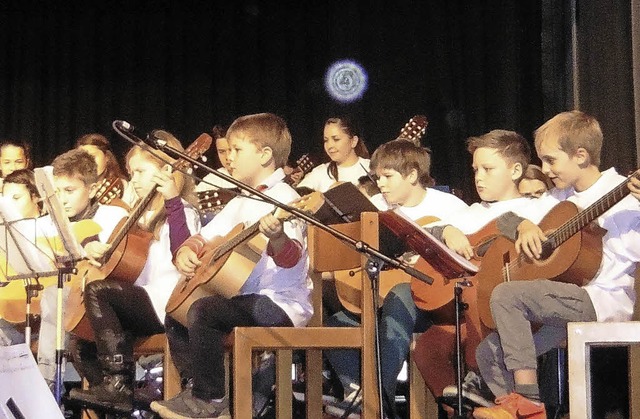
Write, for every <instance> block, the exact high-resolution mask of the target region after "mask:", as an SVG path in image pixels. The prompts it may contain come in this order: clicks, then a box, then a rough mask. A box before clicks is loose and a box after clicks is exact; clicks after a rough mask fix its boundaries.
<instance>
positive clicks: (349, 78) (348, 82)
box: [324, 60, 367, 103]
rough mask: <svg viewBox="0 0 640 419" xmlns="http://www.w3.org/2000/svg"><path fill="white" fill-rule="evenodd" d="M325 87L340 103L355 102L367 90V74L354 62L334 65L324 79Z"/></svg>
mask: <svg viewBox="0 0 640 419" xmlns="http://www.w3.org/2000/svg"><path fill="white" fill-rule="evenodd" d="M324 85H325V88H326V89H327V92H328V93H329V95H331V97H333V98H334V99H335V100H337V101H339V102H345V103H348V102H354V101H356V100H358V99H360V98H361V97H362V95H364V92H365V91H366V90H367V73H366V72H365V71H364V68H362V66H361V65H360V64H359V63H357V62H356V61H353V60H341V61H337V62H335V63H333V64H332V65H331V66H330V67H329V69H328V70H327V73H326V74H325V77H324Z"/></svg>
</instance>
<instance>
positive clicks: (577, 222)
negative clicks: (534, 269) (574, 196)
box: [549, 178, 629, 248]
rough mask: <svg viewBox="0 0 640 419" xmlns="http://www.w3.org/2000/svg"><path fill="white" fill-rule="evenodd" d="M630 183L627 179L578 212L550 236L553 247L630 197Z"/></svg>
mask: <svg viewBox="0 0 640 419" xmlns="http://www.w3.org/2000/svg"><path fill="white" fill-rule="evenodd" d="M628 181H629V178H627V179H625V180H624V182H622V183H620V184H619V185H618V186H616V187H615V188H613V189H612V190H610V191H609V192H607V193H606V194H605V195H604V196H602V198H600V199H598V200H597V201H596V202H594V203H593V204H591V205H589V206H588V207H587V208H586V209H584V210H582V211H580V212H578V213H577V214H576V215H574V216H573V217H571V218H570V219H569V220H567V221H566V222H565V223H564V224H562V225H561V226H560V227H558V229H557V230H556V231H554V232H553V233H551V234H550V235H549V241H551V242H552V243H553V247H554V248H556V247H558V246H560V245H561V244H562V243H564V242H565V241H567V240H569V239H570V238H571V237H572V236H573V235H574V234H576V233H577V232H578V231H580V230H582V229H583V228H585V227H586V226H587V225H588V224H589V223H591V222H592V221H593V220H595V219H597V218H598V217H600V216H601V215H602V214H604V213H605V212H607V211H608V210H609V209H610V208H611V207H613V206H614V205H615V204H617V203H618V202H620V201H621V200H622V199H623V198H624V197H626V196H627V195H629V188H627V182H628Z"/></svg>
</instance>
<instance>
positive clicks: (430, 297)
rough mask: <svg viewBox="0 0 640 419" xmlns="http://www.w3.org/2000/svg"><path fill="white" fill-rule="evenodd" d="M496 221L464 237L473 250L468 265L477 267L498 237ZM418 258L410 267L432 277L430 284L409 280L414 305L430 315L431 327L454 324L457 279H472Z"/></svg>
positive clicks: (467, 275) (470, 275) (467, 273)
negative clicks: (412, 266)
mask: <svg viewBox="0 0 640 419" xmlns="http://www.w3.org/2000/svg"><path fill="white" fill-rule="evenodd" d="M499 234H500V233H499V231H498V228H497V226H496V222H495V221H492V222H490V223H488V224H486V225H485V226H484V227H482V228H481V229H480V230H478V231H477V232H475V233H472V234H468V235H467V238H468V239H469V243H470V244H471V246H472V247H473V258H472V259H471V263H473V264H474V265H475V266H478V267H480V266H481V264H482V261H483V259H484V257H485V254H486V251H487V248H488V246H489V245H491V243H493V241H494V240H495V239H496V238H497V237H498V236H499ZM435 260H436V261H435V262H432V259H431V258H423V257H420V258H419V259H418V262H417V263H416V265H415V266H414V268H416V269H417V270H419V271H420V272H422V273H424V274H425V275H427V276H429V277H430V278H433V283H432V284H431V285H429V284H426V283H424V282H422V281H418V280H413V281H411V293H412V295H413V301H414V302H415V303H416V306H418V307H419V308H421V309H422V310H425V311H427V312H430V313H431V318H432V320H433V322H434V323H435V324H448V325H451V324H455V306H454V301H453V300H454V288H455V286H456V283H457V282H458V281H459V280H463V279H467V280H468V278H469V277H472V276H473V274H472V273H469V272H456V273H452V272H451V271H449V270H447V269H442V268H439V267H438V266H439V262H440V260H438V259H435Z"/></svg>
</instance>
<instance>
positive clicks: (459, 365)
mask: <svg viewBox="0 0 640 419" xmlns="http://www.w3.org/2000/svg"><path fill="white" fill-rule="evenodd" d="M472 286H473V284H472V283H471V282H469V280H467V279H463V280H460V281H457V282H456V285H455V287H454V288H453V300H454V305H455V312H456V317H455V319H456V387H457V391H458V400H457V401H458V403H457V406H455V408H454V412H455V413H454V415H453V417H454V418H456V419H464V418H466V417H467V413H468V412H465V408H464V405H463V403H462V399H463V397H462V380H463V377H462V372H463V371H464V360H463V356H462V333H461V326H462V318H463V317H464V311H465V310H466V309H467V308H469V305H468V304H467V303H465V302H463V301H462V290H463V287H472Z"/></svg>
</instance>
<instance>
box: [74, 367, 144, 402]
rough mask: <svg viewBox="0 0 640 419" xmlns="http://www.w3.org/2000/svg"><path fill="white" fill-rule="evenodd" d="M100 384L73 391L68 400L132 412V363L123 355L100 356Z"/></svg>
mask: <svg viewBox="0 0 640 419" xmlns="http://www.w3.org/2000/svg"><path fill="white" fill-rule="evenodd" d="M100 360H101V362H102V365H103V367H104V376H103V379H102V382H101V383H100V384H98V385H94V386H91V387H90V388H89V389H88V390H81V389H73V390H72V391H71V392H70V394H69V398H70V399H72V400H79V401H82V402H84V403H86V404H88V405H93V406H98V407H103V408H106V409H110V410H115V411H119V412H130V411H131V410H133V381H134V380H133V375H134V365H135V364H134V362H133V359H131V358H126V357H125V356H123V355H119V354H118V355H113V356H101V357H100Z"/></svg>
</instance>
